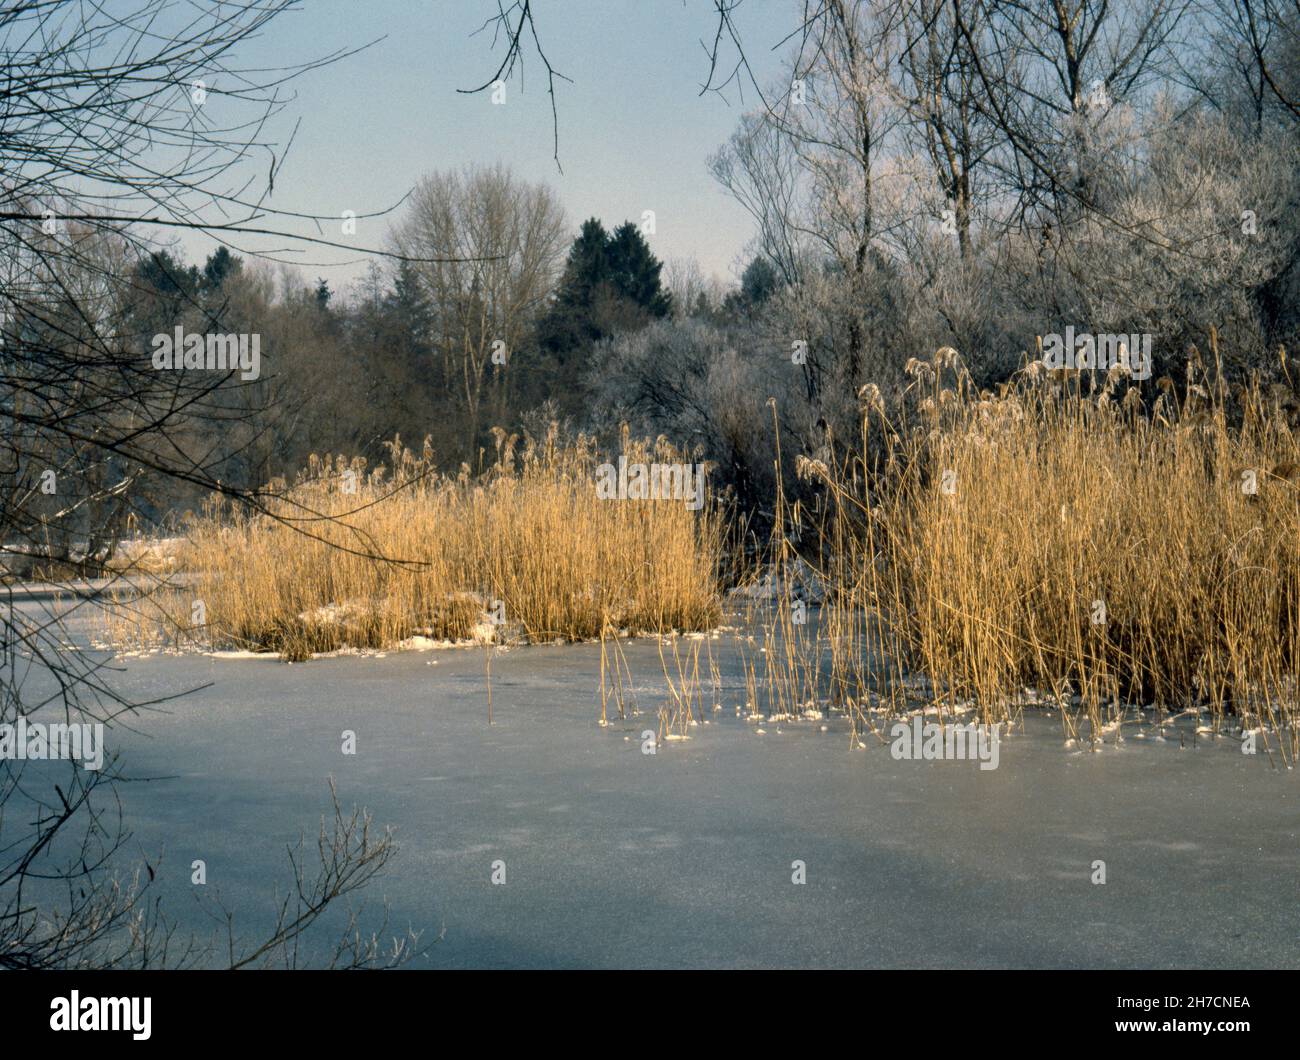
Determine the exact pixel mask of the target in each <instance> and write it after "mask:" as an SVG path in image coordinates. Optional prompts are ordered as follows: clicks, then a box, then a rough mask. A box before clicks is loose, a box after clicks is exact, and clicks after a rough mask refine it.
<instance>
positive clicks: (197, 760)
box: [113, 634, 1300, 968]
mask: <svg viewBox="0 0 1300 1060" xmlns="http://www.w3.org/2000/svg"><path fill="white" fill-rule="evenodd" d="M713 645H714V650H715V651H717V652H719V653H720V654H721V656H722V678H723V691H722V696H721V702H722V704H723V706H724V709H723V710H722V711H721V712H719V713H716V714H713V715H712V718H711V723H710V724H708V725H703V726H699V727H697V728H695V729H693V730H692V734H693V735H692V738H691V739H689V740H685V741H676V742H671V743H664V744H661V745H660V746H659V748H658V753H657V754H654V755H648V754H644V753H642V747H641V741H640V734H641V732H642V731H643V730H644V729H647V728H651V729H653V728H654V727H655V714H654V712H655V710H656V709H657V706H658V703H659V702H660V701H661V700H662V699H663V697H664V696H665V695H666V694H667V693H666V688H665V685H664V680H663V673H662V669H661V666H660V662H659V656H658V652H657V649H656V647H655V645H654V642H653V641H641V642H633V643H631V644H629V646H628V656H629V660H630V663H631V667H632V673H633V676H634V678H635V681H636V686H637V694H638V698H639V700H640V707H641V710H642V716H641V717H639V718H634V719H630V720H629V721H627V722H622V721H619V720H617V717H616V716H614V717H613V718H612V719H611V724H610V725H609V726H608V727H605V728H602V727H600V726H599V725H598V724H597V722H596V719H597V716H598V707H599V700H598V694H597V687H598V681H599V658H600V649H599V646H598V645H569V646H540V647H532V648H516V649H512V650H509V651H506V652H502V653H499V654H497V655H496V657H495V659H494V661H493V663H492V704H493V718H494V724H493V725H491V726H490V727H489V725H488V724H487V714H486V695H485V674H484V661H485V655H484V651H483V650H482V649H448V650H435V651H424V652H400V653H388V654H386V655H382V656H341V657H335V658H323V659H316V660H312V661H310V662H307V663H300V664H295V665H292V666H290V665H285V664H283V663H281V662H279V661H277V660H274V659H271V658H267V659H219V658H212V657H207V656H186V657H178V656H169V655H154V656H147V657H140V658H128V659H125V660H121V661H120V662H119V663H118V664H117V665H120V666H123V667H124V671H123V672H122V673H120V674H116V675H114V677H113V680H114V681H115V682H116V684H117V686H118V687H119V688H121V689H122V690H123V691H124V692H125V693H126V694H127V695H130V696H132V697H134V698H136V699H151V698H157V697H162V696H166V695H170V694H174V693H175V692H177V691H179V690H181V689H183V688H186V687H193V686H198V685H204V684H209V683H210V684H209V687H206V688H202V689H199V690H198V691H195V692H194V693H193V694H191V695H189V696H186V697H184V698H182V699H180V700H177V701H175V702H172V703H169V704H165V705H164V706H163V707H162V708H160V709H157V710H154V711H151V712H149V713H145V714H141V715H139V716H137V717H136V718H135V719H134V720H133V721H132V722H131V724H132V727H133V728H134V729H135V730H136V731H134V732H126V731H121V730H119V731H118V732H117V733H116V735H115V747H116V748H117V749H118V750H120V751H122V752H123V754H124V756H125V769H126V771H127V773H128V774H129V775H131V776H132V777H136V778H156V779H150V780H148V781H147V782H145V781H143V780H142V781H141V782H140V783H130V784H125V785H123V786H122V787H121V794H122V800H123V804H124V806H125V809H126V813H127V817H128V821H129V823H130V826H131V828H132V829H133V831H134V837H133V839H132V841H131V844H130V849H131V850H132V851H133V852H136V853H138V852H140V851H144V852H147V853H149V854H150V855H151V856H153V855H155V854H156V853H157V852H158V851H159V850H162V851H163V852H164V858H163V861H162V865H161V868H160V870H159V884H160V886H161V887H162V889H163V892H164V893H165V894H166V896H167V906H168V908H169V910H170V911H171V913H172V914H173V916H177V917H179V919H180V920H181V923H182V925H183V926H184V927H186V928H191V929H193V930H196V931H200V932H206V931H207V930H208V929H209V928H210V926H211V925H210V924H209V923H208V922H207V921H205V920H203V918H201V917H199V916H198V915H197V913H196V911H195V910H196V907H195V903H194V902H193V900H192V897H191V895H190V894H189V892H190V891H191V889H192V888H191V884H190V863H191V861H192V860H193V859H195V858H201V859H203V860H204V861H205V862H206V864H207V871H208V885H209V887H214V886H215V887H219V889H220V892H221V894H222V895H223V897H224V898H225V899H226V901H227V903H228V904H231V905H233V906H234V908H235V910H236V912H237V914H238V915H239V917H240V921H239V922H240V923H241V925H242V927H244V928H245V929H247V930H250V931H253V930H255V929H256V928H257V927H258V925H259V923H261V922H262V921H263V920H264V919H265V918H267V917H269V916H270V915H271V911H272V903H273V894H274V891H275V888H276V885H277V883H278V884H279V885H280V886H281V887H283V885H284V882H285V881H286V878H287V861H286V857H285V844H286V843H288V842H291V841H294V840H296V839H297V837H298V835H299V834H300V833H301V832H302V831H304V830H305V831H306V832H307V833H308V838H309V839H312V838H313V837H314V834H315V832H316V829H317V827H318V824H319V820H320V816H321V814H322V813H323V812H325V811H326V810H327V806H328V790H327V783H326V782H327V778H328V777H330V776H333V777H334V778H336V780H337V783H338V790H339V796H340V799H341V801H342V802H343V804H344V805H345V807H347V806H350V805H352V804H354V803H355V804H359V805H362V806H365V807H368V808H369V809H370V810H371V811H372V812H373V814H374V817H375V821H376V823H378V824H391V825H393V826H394V827H395V829H396V834H397V839H398V842H399V844H400V848H401V849H400V853H399V854H398V856H397V858H396V860H395V861H394V862H393V863H392V865H391V867H390V869H389V870H388V872H387V873H386V875H385V876H384V877H383V878H382V879H381V880H379V881H377V882H376V884H375V885H373V887H372V888H371V889H370V891H368V892H367V897H368V898H370V899H374V900H379V899H380V898H387V900H388V902H389V903H390V905H391V915H392V921H393V924H394V926H396V927H398V928H399V929H400V928H404V927H405V926H406V924H407V923H410V924H412V925H413V926H415V927H417V928H424V929H426V932H427V934H426V940H427V938H428V937H431V936H434V935H437V934H438V932H439V931H440V930H442V929H444V928H445V936H444V938H443V940H442V941H441V942H439V943H438V944H437V945H435V946H433V947H432V948H431V949H430V951H429V953H428V955H427V956H426V957H424V958H422V959H419V960H417V961H416V962H415V964H414V966H415V967H466V968H469V967H475V968H482V967H490V968H502V967H719V966H740V967H790V966H799V967H803V966H819V967H840V966H857V967H863V966H869V967H890V966H906V967H910V966H922V967H941V966H943V967H946V966H956V967H1011V966H1026V967H1058V966H1069V967H1112V966H1141V967H1184V966H1191V967H1218V966H1231V967H1257V966H1258V967H1265V966H1268V967H1272V966H1286V967H1295V966H1297V965H1300V911H1298V910H1300V904H1298V903H1297V889H1298V883H1300V871H1298V869H1300V862H1298V860H1297V832H1298V831H1300V784H1298V779H1300V778H1297V776H1296V775H1295V773H1294V772H1288V771H1286V770H1285V769H1281V770H1275V769H1273V768H1271V767H1270V766H1269V764H1268V760H1267V759H1266V758H1265V757H1264V756H1262V755H1260V756H1256V757H1249V756H1245V755H1243V754H1241V753H1240V750H1239V747H1238V744H1237V742H1236V741H1235V740H1233V739H1230V738H1226V737H1225V738H1220V739H1217V740H1215V739H1207V738H1205V737H1204V736H1202V737H1201V738H1200V739H1199V740H1198V741H1197V743H1196V746H1195V747H1193V746H1192V742H1191V739H1190V730H1188V740H1187V743H1186V746H1185V747H1180V742H1179V740H1178V739H1177V738H1173V739H1170V740H1163V741H1162V740H1157V739H1154V738H1152V737H1153V736H1154V735H1155V734H1154V733H1153V732H1151V731H1150V730H1148V732H1147V735H1146V738H1137V734H1136V731H1133V732H1131V733H1130V736H1129V738H1128V739H1126V740H1125V741H1124V742H1123V743H1122V744H1121V745H1119V746H1112V745H1110V744H1107V745H1106V747H1105V749H1104V750H1103V751H1102V752H1101V753H1098V754H1092V753H1087V752H1086V751H1081V750H1079V749H1077V748H1075V749H1069V748H1067V747H1066V746H1065V745H1064V741H1063V737H1062V733H1061V726H1060V721H1059V718H1055V717H1043V716H1041V715H1037V714H1030V715H1027V716H1026V724H1025V728H1026V731H1025V732H1023V733H1017V734H1016V735H1014V736H1012V737H1011V738H1008V739H1004V740H1003V741H1002V743H1001V749H1000V762H999V767H998V768H997V769H994V770H980V769H979V768H978V764H977V763H975V762H969V761H967V762H926V761H902V760H895V759H894V758H893V757H892V756H891V755H890V752H889V747H888V746H887V745H881V744H878V743H873V744H870V745H869V746H868V747H867V748H866V749H865V750H863V749H857V748H854V747H852V746H850V741H849V739H848V723H847V721H846V720H845V719H843V718H838V717H833V718H829V719H826V720H823V721H816V722H812V721H800V722H782V723H775V722H770V721H769V722H765V723H762V724H761V725H760V724H756V723H754V722H747V721H745V720H743V719H741V718H739V717H737V716H736V714H735V706H736V705H737V704H739V703H742V702H743V700H744V688H743V683H742V682H741V680H740V675H739V670H738V667H737V666H736V664H735V660H734V651H732V652H731V653H730V654H728V638H727V635H725V634H724V635H723V636H722V638H721V639H719V640H715V641H713ZM670 665H671V661H670ZM707 698H708V697H706V701H707ZM612 709H613V708H612V705H611V712H612ZM823 726H825V730H824V731H823ZM760 728H761V729H762V730H763V732H762V734H761V735H760V734H759V731H758V730H759V729H760ZM344 730H352V731H353V732H355V733H356V754H355V755H345V754H343V753H342V741H341V734H342V732H343V731H344ZM496 861H502V862H504V863H505V877H506V882H505V884H504V885H494V884H493V883H492V882H491V876H492V866H493V863H494V862H496ZM796 861H799V862H803V864H804V866H805V872H806V883H804V884H802V885H797V884H795V883H793V882H792V874H793V873H794V869H793V868H792V863H794V862H796ZM1096 861H1104V862H1105V868H1106V882H1105V883H1104V884H1096V883H1093V882H1092V879H1093V876H1094V867H1093V866H1094V862H1096Z"/></svg>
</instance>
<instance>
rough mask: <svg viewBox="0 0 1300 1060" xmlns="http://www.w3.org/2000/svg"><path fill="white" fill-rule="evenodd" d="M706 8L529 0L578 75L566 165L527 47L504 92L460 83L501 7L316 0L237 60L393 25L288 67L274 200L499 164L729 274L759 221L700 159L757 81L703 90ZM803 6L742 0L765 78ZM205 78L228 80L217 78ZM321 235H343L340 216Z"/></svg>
mask: <svg viewBox="0 0 1300 1060" xmlns="http://www.w3.org/2000/svg"><path fill="white" fill-rule="evenodd" d="M712 7H713V5H712V3H711V2H710V0H534V2H533V8H534V11H535V13H536V17H537V23H538V30H539V34H540V35H541V40H542V44H543V45H544V47H545V48H546V50H547V54H548V57H549V58H550V60H551V62H552V64H553V65H554V66H555V67H556V69H558V70H559V71H560V72H561V73H564V74H566V75H567V76H569V77H571V78H572V79H573V84H568V83H564V82H560V83H558V88H557V97H558V108H559V125H560V130H559V134H560V144H559V148H560V162H561V164H562V165H563V167H564V171H563V173H560V172H559V171H558V170H557V168H556V165H555V162H554V160H553V158H552V154H553V144H552V127H551V111H550V101H549V97H548V96H547V94H546V78H545V73H544V69H543V67H542V65H541V64H540V63H539V62H538V61H537V60H536V58H535V55H534V54H533V53H532V51H531V49H530V51H529V53H528V54H527V56H526V65H525V67H524V83H523V86H522V90H521V86H520V84H519V81H518V78H515V79H514V80H513V81H512V82H511V83H510V84H509V86H508V88H507V102H506V104H505V105H504V106H495V105H493V104H492V102H491V100H490V98H489V95H488V93H483V94H479V95H460V94H458V93H457V92H456V89H458V88H468V87H475V86H477V85H479V84H481V83H483V82H484V81H485V80H487V79H488V78H489V76H490V75H491V74H492V72H493V71H494V70H495V69H496V67H497V65H498V63H499V62H500V57H501V56H502V54H503V50H500V49H499V50H498V51H495V52H494V51H493V50H492V49H491V30H490V29H489V30H485V31H484V32H482V33H480V34H478V35H477V36H475V35H474V33H475V31H476V30H477V29H478V28H479V27H480V26H481V25H482V24H483V22H484V21H485V20H486V19H487V18H488V17H489V16H490V15H492V14H493V13H494V12H495V11H496V3H495V0H365V2H364V3H363V2H360V0H307V2H306V3H305V4H304V5H303V8H302V9H301V10H300V11H298V12H291V13H288V14H286V15H284V16H283V17H281V18H280V19H277V20H276V21H275V22H274V23H272V25H271V27H270V28H269V29H268V30H267V31H266V32H265V33H264V35H263V36H262V38H261V39H259V40H258V41H256V42H255V43H252V44H250V45H249V46H247V47H245V49H244V50H243V51H242V52H240V53H239V56H238V58H239V60H240V62H239V65H240V66H242V67H253V66H259V65H263V64H264V65H266V66H276V65H283V64H285V63H289V62H295V61H301V60H304V59H308V58H311V57H315V56H319V55H323V54H326V53H328V52H332V51H334V50H337V49H340V48H348V47H355V46H357V45H359V44H362V43H365V42H366V41H369V40H373V39H375V38H379V37H382V38H384V39H382V40H379V41H378V42H377V43H376V44H374V45H373V46H372V47H370V48H369V49H368V50H366V51H364V52H362V53H361V54H359V55H356V56H352V57H350V58H347V59H345V60H343V61H341V62H339V63H336V64H334V65H332V66H329V67H326V68H324V69H322V70H317V71H311V72H309V73H307V74H305V75H303V76H302V77H300V78H299V79H297V80H295V81H293V82H292V83H291V87H292V89H293V90H294V91H295V92H296V94H297V98H296V99H295V100H294V101H293V102H291V103H290V104H289V106H288V107H287V108H286V111H285V113H284V114H283V115H282V116H281V118H280V119H279V120H278V122H277V125H276V138H281V139H284V138H287V134H288V131H289V130H290V129H291V128H292V125H293V123H294V122H295V121H297V120H299V119H301V126H300V128H299V131H298V134H297V139H296V141H295V142H294V145H293V149H292V151H291V153H290V154H289V156H288V158H287V159H286V160H285V161H284V163H283V165H282V167H281V169H280V170H279V172H278V175H277V178H276V184H275V193H274V197H273V198H272V200H271V204H272V205H273V206H275V207H277V208H279V209H284V210H292V211H301V212H307V213H321V214H327V215H331V216H338V215H339V214H341V213H342V212H343V211H344V210H355V211H356V212H357V213H358V214H364V213H366V212H368V211H373V210H376V209H381V208H383V207H386V206H389V205H391V204H392V203H394V202H396V201H398V200H399V199H400V198H401V197H402V195H404V194H405V193H406V192H407V191H408V190H409V189H410V188H411V186H412V185H413V184H414V183H415V182H416V181H417V180H418V179H419V177H420V176H421V175H422V174H424V173H427V172H430V171H433V170H437V169H446V168H453V167H459V166H462V165H464V164H466V163H489V164H490V163H494V162H503V163H507V164H508V165H510V166H511V167H512V168H513V169H514V171H515V172H516V174H518V175H519V176H522V177H525V178H527V179H529V180H544V181H547V182H549V183H550V184H552V185H553V186H554V187H555V188H556V190H557V191H558V192H559V195H560V198H561V200H562V202H563V203H564V205H565V207H566V209H567V210H568V212H569V216H570V220H571V222H572V223H573V227H574V229H575V231H576V228H577V226H578V224H580V223H581V221H582V220H583V219H585V218H586V217H589V216H593V215H594V216H597V217H600V218H601V219H602V220H604V221H606V222H607V223H608V224H610V225H613V224H617V223H619V222H621V221H623V220H629V219H630V220H639V219H640V217H641V213H642V211H643V210H647V209H650V210H654V211H655V215H656V229H657V230H656V234H655V235H654V236H653V237H652V239H651V244H652V247H653V249H654V251H655V253H656V254H658V255H659V256H660V257H661V258H665V259H667V258H672V257H690V256H694V257H695V258H697V259H698V261H699V262H700V266H701V268H702V269H703V271H704V273H705V275H709V274H715V275H717V276H719V277H720V278H723V279H731V278H733V276H734V273H735V262H736V261H737V259H738V256H739V255H740V254H741V252H742V250H743V248H744V246H745V244H746V242H747V241H748V240H749V239H750V238H751V237H752V235H753V227H752V224H751V222H750V219H749V217H748V215H747V214H746V213H745V212H744V211H743V210H742V209H741V208H740V206H739V205H737V204H736V203H735V202H734V201H732V200H731V199H730V198H729V197H728V196H727V195H726V193H725V192H724V191H722V189H721V188H720V187H718V185H717V184H716V182H714V180H713V178H712V177H711V176H710V174H709V173H708V170H707V158H708V156H709V155H710V154H711V153H712V152H713V151H715V150H717V148H718V147H719V146H720V145H721V144H722V143H723V142H724V141H725V140H726V139H727V137H728V136H730V134H731V133H732V131H733V130H734V128H735V126H736V123H737V121H738V119H739V117H740V115H741V113H742V112H743V110H744V109H747V108H748V107H749V106H751V105H752V104H753V103H754V102H755V101H756V100H755V97H754V95H753V93H752V91H746V93H745V97H744V101H743V102H742V101H741V99H740V97H739V96H738V94H737V93H736V92H735V91H734V90H729V91H728V93H727V96H728V99H727V100H724V99H722V98H719V97H718V96H717V95H716V94H713V93H710V94H708V95H705V96H703V97H702V96H700V94H699V92H700V87H701V83H702V82H703V80H704V79H705V77H706V75H707V71H708V61H707V56H706V54H705V52H704V49H703V47H702V45H701V41H702V40H705V39H707V40H709V41H711V40H712V33H713V30H714V27H715V21H714V19H712V18H711V17H710V16H711V11H712ZM797 19H798V9H797V5H795V4H792V3H789V2H788V0H749V2H748V3H746V4H745V5H743V6H742V7H741V9H740V11H739V12H738V14H737V23H738V26H739V27H740V29H741V31H742V33H743V34H744V40H745V44H746V50H747V53H748V54H749V57H750V61H751V64H752V65H753V67H754V69H755V71H756V73H757V74H758V75H759V76H760V78H761V79H762V80H764V83H766V82H767V80H768V79H769V78H771V77H772V76H775V74H776V73H777V70H778V66H779V59H778V54H777V53H775V52H773V51H772V49H773V47H774V46H775V45H776V44H777V42H778V41H780V40H781V38H782V37H784V36H785V35H786V34H787V33H788V32H789V31H790V30H791V28H792V27H793V26H794V25H796V24H797ZM212 87H213V88H220V87H221V81H220V78H214V81H213V84H212ZM213 98H216V97H213ZM387 225H388V220H387V219H376V220H372V221H365V220H362V221H359V222H358V232H357V235H356V237H355V239H356V242H357V243H358V245H366V246H374V245H379V244H380V243H382V240H383V236H384V232H385V230H386V228H387ZM298 230H300V231H313V229H310V228H308V227H303V228H300V229H298ZM323 234H325V235H326V236H329V237H333V238H339V239H342V238H343V237H342V235H341V234H340V233H339V231H338V228H337V226H336V227H335V230H334V231H333V232H326V233H323ZM214 245H215V244H212V243H210V242H208V241H207V240H205V239H203V238H200V237H193V238H189V239H187V240H186V241H185V242H184V243H183V246H184V248H185V250H186V252H187V253H188V255H189V256H190V257H191V258H197V257H201V256H202V255H203V254H204V253H206V251H207V250H209V249H211V247H212V246H214ZM245 245H248V246H252V245H256V244H253V243H252V242H251V241H249V242H248V243H246V244H245ZM294 257H295V260H297V259H301V261H302V263H303V268H304V271H305V272H306V273H307V274H308V275H309V276H311V277H315V276H316V275H322V276H325V277H326V278H328V279H329V280H330V283H331V286H333V287H334V288H335V289H336V290H337V289H340V288H342V287H344V286H345V285H346V283H347V282H348V281H350V280H351V279H354V278H355V277H357V276H359V275H360V274H361V273H362V271H363V270H364V263H360V264H359V263H357V256H356V255H348V254H346V253H344V252H342V251H339V252H335V251H332V250H328V249H325V248H318V247H308V248H305V250H303V252H302V253H300V254H297V255H294ZM349 258H351V263H350V264H349V263H347V262H348V260H349Z"/></svg>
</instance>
